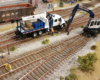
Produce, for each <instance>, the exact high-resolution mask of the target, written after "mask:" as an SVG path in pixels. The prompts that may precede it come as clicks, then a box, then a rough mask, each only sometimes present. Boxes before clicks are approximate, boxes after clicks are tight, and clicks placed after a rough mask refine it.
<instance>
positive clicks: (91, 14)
mask: <svg viewBox="0 0 100 80" xmlns="http://www.w3.org/2000/svg"><path fill="white" fill-rule="evenodd" d="M82 7H83V8H79V4H77V5H76V6H75V7H74V9H73V10H72V13H71V15H70V17H69V20H68V21H67V27H66V31H68V28H69V26H70V24H71V23H72V21H73V18H74V16H75V13H76V11H77V10H78V9H80V10H83V11H85V12H88V13H89V14H90V18H94V13H93V12H92V11H91V10H89V9H87V8H85V7H84V6H82Z"/></svg>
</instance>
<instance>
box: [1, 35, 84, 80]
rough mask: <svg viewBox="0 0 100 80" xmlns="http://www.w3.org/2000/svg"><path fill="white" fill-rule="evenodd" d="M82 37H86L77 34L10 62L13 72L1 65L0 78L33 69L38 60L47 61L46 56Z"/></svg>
mask: <svg viewBox="0 0 100 80" xmlns="http://www.w3.org/2000/svg"><path fill="white" fill-rule="evenodd" d="M80 38H81V40H83V38H84V37H83V36H81V35H77V36H75V37H72V38H71V39H68V40H64V41H63V42H58V43H55V44H53V45H50V46H48V47H47V48H44V49H42V50H40V51H37V52H35V53H33V54H30V55H27V56H24V57H22V58H19V59H17V60H14V61H12V62H10V64H11V65H12V69H13V71H12V72H11V73H9V72H7V71H6V70H5V68H4V66H3V65H2V66H0V80H1V79H6V78H8V77H9V78H11V76H10V75H12V77H14V75H16V74H18V72H21V71H22V70H25V69H26V68H27V69H26V70H29V69H32V68H33V67H32V65H34V64H35V63H36V64H37V62H39V63H41V60H44V61H45V60H46V59H45V58H46V57H51V56H52V55H54V54H56V53H57V52H59V51H62V50H63V49H65V47H68V46H69V45H71V44H73V43H75V41H77V40H78V39H80ZM39 63H38V64H39ZM29 66H30V67H29ZM22 74H25V73H22ZM7 76H8V77H7ZM21 76H22V75H21ZM21 76H19V78H20V77H21ZM17 78H18V77H17ZM9 80H11V79H9ZM13 80H14V79H13ZM15 80H16V79H15Z"/></svg>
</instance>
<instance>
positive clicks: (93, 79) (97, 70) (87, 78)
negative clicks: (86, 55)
mask: <svg viewBox="0 0 100 80" xmlns="http://www.w3.org/2000/svg"><path fill="white" fill-rule="evenodd" d="M96 46H97V48H96V50H95V51H96V55H97V58H98V60H97V61H96V62H95V63H94V71H93V72H92V73H88V72H82V71H80V70H79V69H77V70H76V72H75V73H76V74H77V76H78V80H100V42H97V43H96Z"/></svg>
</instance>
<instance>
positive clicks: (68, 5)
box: [53, 0, 89, 10]
mask: <svg viewBox="0 0 100 80" xmlns="http://www.w3.org/2000/svg"><path fill="white" fill-rule="evenodd" d="M59 2H60V0H54V1H53V3H54V4H55V3H59ZM87 2H89V0H83V1H79V2H76V3H74V4H70V3H69V4H64V6H63V7H55V8H54V9H55V10H56V9H60V8H64V7H70V6H73V5H76V4H79V3H87Z"/></svg>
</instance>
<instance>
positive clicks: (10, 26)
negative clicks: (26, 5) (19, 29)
mask: <svg viewBox="0 0 100 80" xmlns="http://www.w3.org/2000/svg"><path fill="white" fill-rule="evenodd" d="M16 26H17V24H16V23H14V24H13V25H12V24H8V25H2V26H1V28H0V32H3V31H7V30H9V29H13V28H15V27H16Z"/></svg>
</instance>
